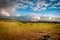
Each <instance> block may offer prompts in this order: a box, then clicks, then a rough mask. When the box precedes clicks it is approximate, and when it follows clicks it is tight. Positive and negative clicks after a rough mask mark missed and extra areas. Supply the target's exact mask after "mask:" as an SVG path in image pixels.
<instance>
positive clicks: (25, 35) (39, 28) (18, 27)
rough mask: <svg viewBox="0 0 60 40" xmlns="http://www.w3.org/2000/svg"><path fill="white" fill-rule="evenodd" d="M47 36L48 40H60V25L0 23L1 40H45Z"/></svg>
mask: <svg viewBox="0 0 60 40" xmlns="http://www.w3.org/2000/svg"><path fill="white" fill-rule="evenodd" d="M45 36H46V37H47V39H48V40H56V39H58V36H60V23H43V22H41V23H40V22H38V23H32V22H31V23H27V22H26V23H23V22H8V21H5V22H4V21H0V40H44V39H46V37H45ZM47 39H46V40H47Z"/></svg>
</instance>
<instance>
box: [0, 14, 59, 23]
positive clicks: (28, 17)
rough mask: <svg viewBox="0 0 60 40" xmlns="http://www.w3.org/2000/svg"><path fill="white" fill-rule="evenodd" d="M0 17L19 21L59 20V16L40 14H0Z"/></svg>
mask: <svg viewBox="0 0 60 40" xmlns="http://www.w3.org/2000/svg"><path fill="white" fill-rule="evenodd" d="M0 18H5V19H14V20H20V21H48V22H60V17H57V16H42V15H38V14H27V15H20V16H9V17H6V16H0Z"/></svg>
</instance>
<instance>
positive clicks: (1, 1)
mask: <svg viewBox="0 0 60 40" xmlns="http://www.w3.org/2000/svg"><path fill="white" fill-rule="evenodd" d="M12 5H13V3H12V2H11V1H10V0H0V8H7V7H9V6H12Z"/></svg>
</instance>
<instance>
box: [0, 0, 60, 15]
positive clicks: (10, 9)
mask: <svg viewBox="0 0 60 40" xmlns="http://www.w3.org/2000/svg"><path fill="white" fill-rule="evenodd" d="M21 14H22V15H25V14H32V15H33V14H35V15H36V14H38V15H47V16H48V15H53V16H60V0H0V16H20V15H21Z"/></svg>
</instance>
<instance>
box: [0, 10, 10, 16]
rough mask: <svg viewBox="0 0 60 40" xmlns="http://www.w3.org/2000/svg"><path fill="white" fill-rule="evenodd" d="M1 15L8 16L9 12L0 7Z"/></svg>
mask: <svg viewBox="0 0 60 40" xmlns="http://www.w3.org/2000/svg"><path fill="white" fill-rule="evenodd" d="M0 11H1V13H0V14H1V16H10V14H9V13H8V12H7V11H6V10H5V9H1V10H0Z"/></svg>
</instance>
